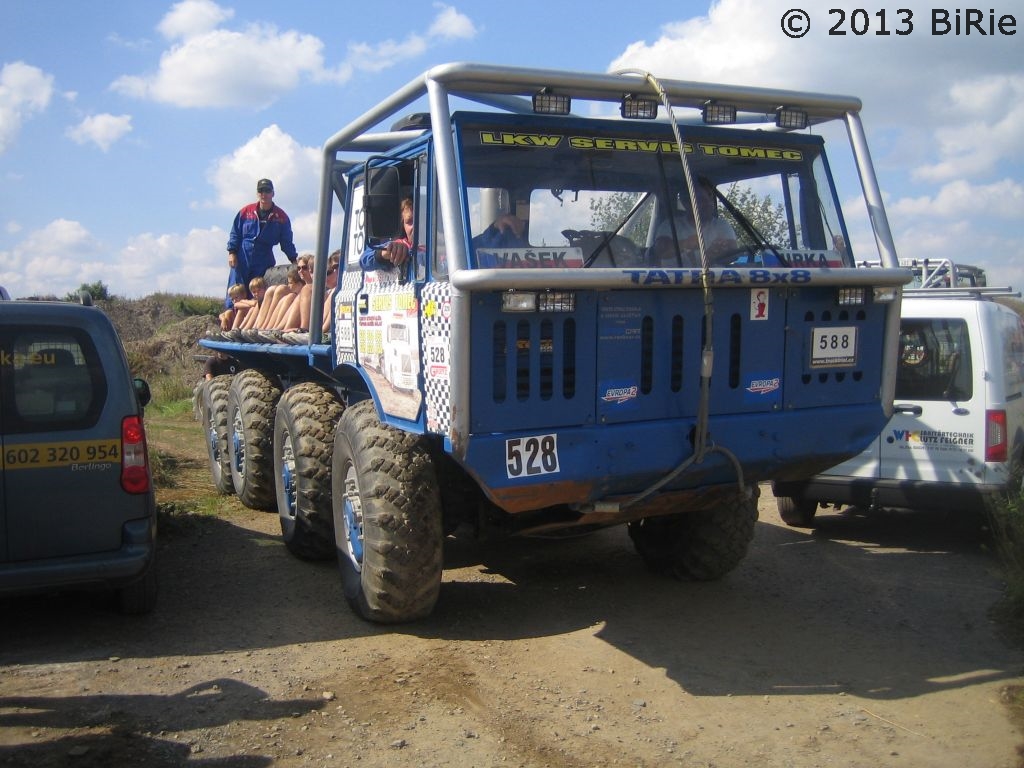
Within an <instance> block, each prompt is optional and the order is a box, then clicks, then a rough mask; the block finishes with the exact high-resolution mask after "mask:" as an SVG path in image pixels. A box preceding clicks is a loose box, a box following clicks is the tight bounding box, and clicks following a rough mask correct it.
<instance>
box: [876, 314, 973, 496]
mask: <svg viewBox="0 0 1024 768" xmlns="http://www.w3.org/2000/svg"><path fill="white" fill-rule="evenodd" d="M974 304H975V303H974V302H970V301H963V302H957V301H943V302H941V305H940V303H939V302H929V301H927V300H924V301H912V300H910V301H905V302H904V306H903V319H902V322H901V324H900V345H899V361H898V367H897V374H896V375H897V378H896V394H895V399H894V413H893V416H892V418H891V419H890V420H889V423H888V425H887V426H886V427H885V430H884V431H883V432H882V435H881V438H880V441H879V456H880V461H881V466H880V477H881V478H882V479H886V480H910V481H914V480H921V481H928V482H946V483H955V482H969V483H979V482H984V470H985V462H984V456H985V448H984V446H985V380H984V368H985V366H984V365H981V364H980V363H981V361H982V360H983V357H984V355H983V352H984V350H983V348H982V347H981V344H982V341H981V339H980V338H979V337H978V335H977V317H976V309H975V307H974ZM940 306H941V310H942V311H941V316H940V313H938V312H937V311H935V310H937V309H938V308H939V307H940ZM979 472H980V473H981V475H980V476H979Z"/></svg>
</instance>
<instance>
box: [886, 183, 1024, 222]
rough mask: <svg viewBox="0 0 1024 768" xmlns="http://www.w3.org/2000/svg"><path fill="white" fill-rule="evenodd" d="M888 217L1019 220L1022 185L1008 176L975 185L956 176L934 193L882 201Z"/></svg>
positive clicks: (1023, 202)
mask: <svg viewBox="0 0 1024 768" xmlns="http://www.w3.org/2000/svg"><path fill="white" fill-rule="evenodd" d="M886 208H887V210H888V211H889V213H890V214H891V215H892V216H896V217H908V218H909V217H915V218H932V219H944V220H946V221H949V220H951V219H953V220H959V219H966V218H967V217H970V218H974V219H976V218H977V217H979V216H982V215H984V216H987V217H993V218H1000V219H1008V220H1012V221H1019V220H1020V216H1021V211H1024V187H1022V186H1021V183H1020V182H1017V181H1014V180H1012V179H1001V180H999V181H996V182H993V183H991V184H981V185H975V184H971V183H970V182H968V181H964V180H962V179H959V180H957V181H952V182H949V183H948V184H944V185H943V186H941V187H939V188H938V189H937V190H936V192H935V194H934V195H922V196H920V197H904V198H901V199H898V200H895V201H892V202H887V203H886Z"/></svg>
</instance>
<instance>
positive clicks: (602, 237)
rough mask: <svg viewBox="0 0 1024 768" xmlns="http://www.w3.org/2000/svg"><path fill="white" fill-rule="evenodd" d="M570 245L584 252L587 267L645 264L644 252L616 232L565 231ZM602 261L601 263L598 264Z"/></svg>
mask: <svg viewBox="0 0 1024 768" xmlns="http://www.w3.org/2000/svg"><path fill="white" fill-rule="evenodd" d="M562 236H563V237H565V239H566V240H568V241H569V245H571V246H574V247H579V248H581V249H582V250H583V259H584V261H583V264H584V266H586V267H590V266H598V267H634V266H638V265H640V264H642V263H643V260H644V251H643V249H642V248H640V246H638V245H637V244H636V243H634V242H633V241H632V240H630V239H629V238H628V237H623V236H622V235H617V234H615V233H614V232H607V231H595V230H582V231H579V230H575V229H563V230H562ZM599 260H600V262H601V263H597V262H598V261H599Z"/></svg>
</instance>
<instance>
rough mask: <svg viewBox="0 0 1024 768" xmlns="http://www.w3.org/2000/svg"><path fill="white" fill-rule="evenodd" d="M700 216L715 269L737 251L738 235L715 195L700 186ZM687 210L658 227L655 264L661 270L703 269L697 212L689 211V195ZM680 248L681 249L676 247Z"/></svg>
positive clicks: (698, 206) (684, 196) (697, 191)
mask: <svg viewBox="0 0 1024 768" xmlns="http://www.w3.org/2000/svg"><path fill="white" fill-rule="evenodd" d="M695 191H696V197H697V215H698V216H700V223H701V230H702V232H703V235H704V247H705V249H706V250H707V255H708V259H709V261H710V262H711V264H712V265H714V264H715V262H716V259H720V258H721V257H722V256H724V255H726V254H729V253H732V252H733V251H735V250H736V232H735V230H733V228H732V225H731V224H730V223H729V222H728V221H726V220H725V219H724V218H723V217H722V216H720V215H719V213H718V204H717V202H716V200H715V198H714V196H713V194H712V193H711V192H710V191H709V190H707V189H706V188H704V187H703V186H697V188H696V190H695ZM679 197H680V200H681V201H683V209H682V210H678V209H677V210H676V211H674V212H673V215H672V216H671V217H669V218H666V219H665V220H664V221H662V222H661V224H660V225H659V226H658V229H657V231H656V233H655V236H654V249H653V253H654V261H655V264H657V265H660V266H680V267H699V266H701V263H700V249H699V247H698V243H697V226H696V224H695V223H694V219H693V212H692V211H691V210H690V209H689V200H688V199H687V196H686V195H680V196H679ZM676 244H678V248H677V247H676Z"/></svg>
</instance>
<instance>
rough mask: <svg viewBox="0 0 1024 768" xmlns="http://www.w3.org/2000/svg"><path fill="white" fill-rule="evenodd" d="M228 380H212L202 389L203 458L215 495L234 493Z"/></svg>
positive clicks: (229, 378) (229, 377)
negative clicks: (229, 454) (229, 452)
mask: <svg viewBox="0 0 1024 768" xmlns="http://www.w3.org/2000/svg"><path fill="white" fill-rule="evenodd" d="M231 378H232V377H231V376H230V375H226V376H214V377H213V378H212V379H210V380H209V381H207V382H206V383H205V384H204V385H203V391H202V397H201V399H200V420H201V421H202V424H203V430H204V431H205V432H206V456H207V459H208V460H209V462H210V475H211V477H212V478H213V485H214V487H215V488H216V489H217V492H218V493H223V494H229V493H234V491H235V486H234V485H233V484H232V482H231V464H230V459H229V457H228V390H229V389H230V387H231Z"/></svg>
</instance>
